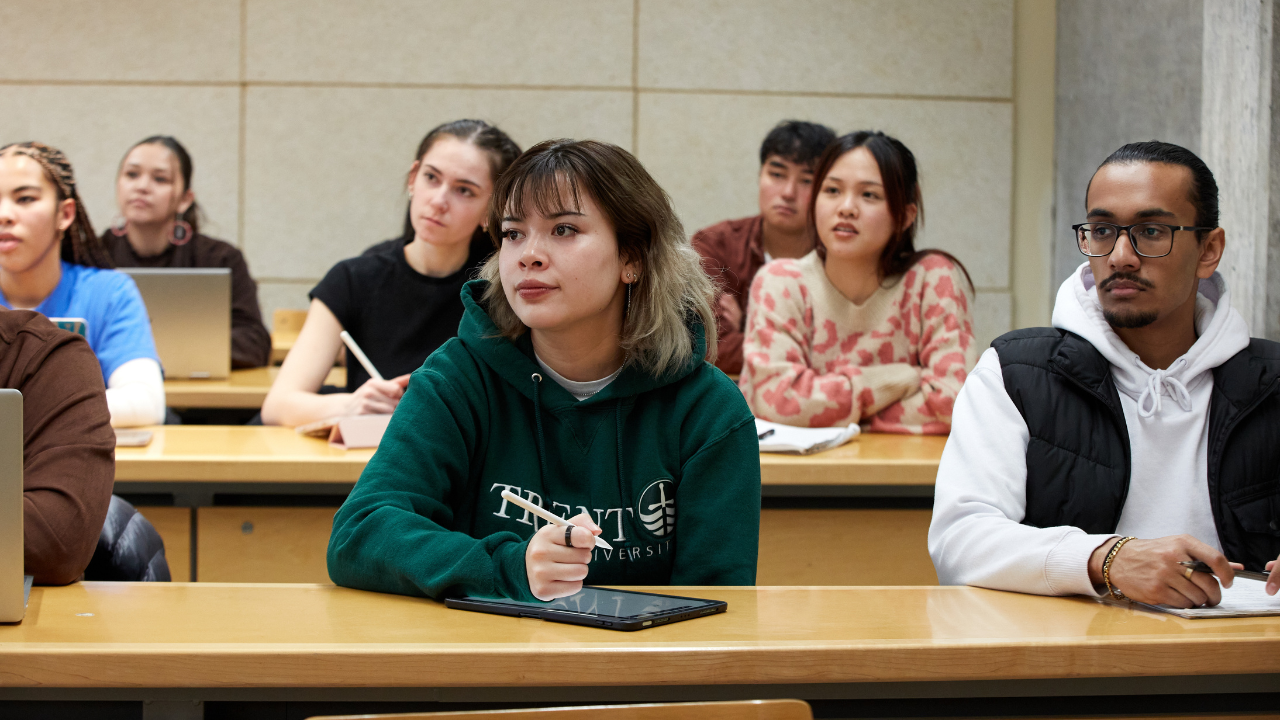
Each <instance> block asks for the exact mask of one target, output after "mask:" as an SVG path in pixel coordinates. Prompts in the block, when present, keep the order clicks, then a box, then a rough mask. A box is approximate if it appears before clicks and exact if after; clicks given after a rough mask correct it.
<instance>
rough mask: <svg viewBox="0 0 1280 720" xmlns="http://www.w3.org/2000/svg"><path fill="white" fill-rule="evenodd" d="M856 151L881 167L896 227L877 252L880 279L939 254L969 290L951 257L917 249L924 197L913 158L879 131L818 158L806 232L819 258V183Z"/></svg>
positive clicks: (843, 140) (840, 141)
mask: <svg viewBox="0 0 1280 720" xmlns="http://www.w3.org/2000/svg"><path fill="white" fill-rule="evenodd" d="M858 148H866V149H867V152H869V153H871V157H873V158H875V161H876V165H877V166H879V168H880V182H881V183H882V184H883V185H884V196H885V201H886V202H888V203H889V215H890V217H892V218H893V226H894V227H895V228H897V229H896V230H894V233H893V235H892V236H891V237H890V238H889V242H888V243H886V244H885V246H884V251H882V252H881V253H880V262H879V264H878V266H877V268H876V269H877V272H878V273H879V276H880V279H881V280H887V279H889V278H892V277H897V276H898V275H902V274H903V273H905V272H906V271H907V270H910V269H911V267H912V266H913V265H915V264H916V263H918V262H920V261H921V260H922V259H924V257H925V256H926V255H941V256H943V257H945V258H946V259H948V260H950V261H951V262H953V263H955V265H956V267H958V268H960V271H961V272H963V273H964V277H965V279H966V280H968V281H969V287H970V288H972V287H973V279H972V278H970V277H969V271H968V270H966V269H965V266H964V263H962V262H960V261H959V260H958V259H956V257H955V256H954V255H952V254H951V253H949V252H944V251H942V250H935V249H933V248H928V249H925V250H916V229H917V228H919V227H920V226H921V225H923V224H924V198H923V197H922V196H921V194H920V175H919V172H918V171H917V170H916V156H915V155H913V154H912V153H911V151H910V150H909V149H907V146H906V145H903V144H902V141H900V140H898V139H897V138H895V137H891V136H889V135H885V134H884V133H882V132H880V131H879V130H859V131H858V132H852V133H849V134H848V135H842V136H840V137H838V138H836V141H835V142H833V143H832V144H831V145H829V146H828V147H827V150H826V152H824V153H822V157H820V158H818V167H817V169H816V170H815V171H814V178H813V180H814V182H813V188H814V190H813V197H811V198H810V199H809V232H811V233H812V234H813V238H814V242H815V243H816V245H817V250H818V255H819V256H820V257H821V258H822V259H823V260H824V261H825V260H826V259H827V249H826V247H825V246H824V245H823V244H822V242H821V241H820V240H819V239H818V222H817V219H816V218H815V217H814V214H813V211H814V208H815V206H816V203H817V200H818V195H820V194H821V192H822V183H823V182H825V181H826V179H827V175H828V174H829V173H830V172H831V168H832V166H834V165H835V164H836V161H837V160H839V159H840V158H841V157H843V156H844V155H845V154H846V153H850V152H853V151H854V150H857V149H858ZM911 205H915V206H916V218H915V221H914V222H912V223H911V224H910V225H908V224H907V208H908V207H909V206H911Z"/></svg>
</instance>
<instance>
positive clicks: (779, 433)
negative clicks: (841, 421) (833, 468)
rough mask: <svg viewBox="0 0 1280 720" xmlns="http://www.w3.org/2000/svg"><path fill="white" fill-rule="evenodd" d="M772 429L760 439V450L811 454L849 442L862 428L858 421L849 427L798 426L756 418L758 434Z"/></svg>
mask: <svg viewBox="0 0 1280 720" xmlns="http://www.w3.org/2000/svg"><path fill="white" fill-rule="evenodd" d="M770 430H772V431H773V433H772V434H770V435H769V436H768V437H766V438H765V439H763V440H761V441H760V452H774V453H791V454H793V455H809V454H811V453H816V452H822V451H823V450H830V449H831V448H833V447H839V446H841V445H843V444H845V443H847V442H849V441H850V440H852V439H853V438H855V437H857V436H858V432H859V431H860V428H859V427H858V425H857V423H854V424H852V425H850V426H849V427H832V428H798V427H791V426H790V425H782V424H780V423H775V422H769V421H768V420H761V419H760V418H756V434H757V435H763V434H765V433H767V432H769V431H770Z"/></svg>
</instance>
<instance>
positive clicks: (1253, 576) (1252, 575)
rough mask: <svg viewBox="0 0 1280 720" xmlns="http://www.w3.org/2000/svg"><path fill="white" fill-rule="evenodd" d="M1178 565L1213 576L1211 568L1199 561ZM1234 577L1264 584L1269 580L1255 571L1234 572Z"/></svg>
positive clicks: (1264, 574) (1182, 562) (1265, 575)
mask: <svg viewBox="0 0 1280 720" xmlns="http://www.w3.org/2000/svg"><path fill="white" fill-rule="evenodd" d="M1178 564H1179V565H1181V566H1182V567H1186V568H1191V569H1192V570H1195V571H1196V572H1202V573H1209V574H1210V575H1214V574H1215V573H1214V572H1213V568H1211V567H1209V566H1208V565H1207V564H1206V563H1204V562H1203V561H1201V560H1183V561H1181V562H1179V563H1178ZM1236 577H1242V578H1248V579H1250V580H1261V581H1263V582H1266V581H1267V578H1269V577H1270V575H1269V574H1267V573H1264V572H1257V571H1255V570H1236Z"/></svg>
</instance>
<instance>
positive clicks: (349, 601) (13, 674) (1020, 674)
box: [0, 583, 1280, 714]
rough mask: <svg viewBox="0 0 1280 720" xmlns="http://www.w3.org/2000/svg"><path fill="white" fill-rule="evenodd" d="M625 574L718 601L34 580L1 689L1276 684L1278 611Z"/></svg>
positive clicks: (229, 694) (589, 693)
mask: <svg viewBox="0 0 1280 720" xmlns="http://www.w3.org/2000/svg"><path fill="white" fill-rule="evenodd" d="M642 589H649V590H656V591H659V592H664V591H665V592H672V593H674V594H687V595H691V596H695V597H707V598H716V599H722V600H726V601H728V603H729V612H728V613H726V614H723V615H716V616H712V617H708V618H702V619H698V620H693V621H688V622H684V623H678V624H675V625H670V626H665V627H658V628H653V629H650V630H644V631H641V632H638V633H620V632H614V631H609V630H603V629H592V628H583V627H576V626H571V625H563V624H557V623H549V622H542V621H538V620H526V619H516V618H506V617H499V616H493V615H485V614H480V613H469V612H465V611H459V610H449V609H446V608H445V607H444V606H443V605H441V604H439V603H436V602H434V601H430V600H424V599H417V598H408V597H400V596H394V595H380V594H376V593H366V592H360V591H355V590H348V589H343V588H336V587H333V586H324V585H231V584H226V585H223V584H185V583H173V584H150V583H137V584H132V583H80V584H76V585H71V586H67V587H61V588H36V589H35V590H33V591H32V593H31V602H30V605H29V607H28V610H27V617H26V619H25V620H24V621H23V622H22V623H21V624H19V625H11V626H3V627H0V700H12V699H23V698H26V699H38V698H59V699H72V700H74V699H86V700H92V699H102V698H113V699H146V698H149V697H153V696H157V695H160V694H163V697H167V698H189V699H192V700H213V699H222V700H241V701H246V700H268V699H279V698H282V697H293V698H295V699H296V698H298V697H305V696H306V694H305V693H306V689H312V690H311V692H313V693H315V692H323V694H324V695H323V696H324V697H326V698H329V699H351V698H368V697H378V698H381V699H413V698H416V699H424V700H432V701H460V702H475V701H489V702H500V701H516V702H525V703H529V702H546V701H584V700H598V699H607V700H615V701H630V700H638V699H655V700H692V699H709V698H710V697H713V696H714V697H715V698H719V699H730V698H769V697H799V698H805V699H811V698H876V697H879V698H885V697H898V698H912V697H928V696H931V695H932V696H935V697H962V696H968V697H982V696H1002V697H1015V696H1030V697H1034V696H1049V695H1079V694H1094V695H1096V694H1112V695H1159V694H1163V693H1172V694H1173V695H1179V694H1186V693H1196V692H1213V691H1221V690H1224V689H1226V688H1228V687H1229V688H1230V691H1232V692H1251V691H1252V692H1256V691H1258V690H1259V689H1265V690H1269V691H1274V690H1275V688H1276V687H1278V685H1277V683H1280V618H1253V619H1246V620H1181V619H1178V618H1174V617H1172V616H1163V615H1156V614H1151V613H1147V612H1144V611H1138V610H1130V609H1124V608H1115V607H1109V606H1104V605H1101V604H1098V603H1095V602H1092V601H1090V600H1086V599H1080V598H1043V597H1035V596H1029V595H1019V594H1014V593H1001V592H996V591H991V590H981V589H976V588H961V587H947V588H794V587H786V588H781V587H780V588H750V587H748V588H723V587H721V588H711V587H703V588H642ZM1108 678H1123V681H1122V682H1114V681H1111V682H1108V681H1107V679H1108ZM1224 678H1227V679H1226V680H1224ZM320 688H325V689H326V690H323V691H318V690H316V689H320ZM164 689H170V690H167V691H165V690H164ZM183 689H185V690H183ZM300 689H301V690H300ZM1223 698H1224V700H1223V702H1222V707H1221V708H1220V709H1221V710H1222V711H1224V712H1225V711H1227V710H1228V709H1229V707H1230V702H1229V697H1228V696H1223ZM1157 700H1158V698H1157ZM1169 700H1170V701H1172V702H1175V703H1176V702H1177V698H1176V697H1174V698H1169ZM1028 702H1030V701H1028ZM1159 711H1160V710H1159V708H1158V707H1156V706H1154V705H1153V709H1152V712H1159ZM1037 714H1039V713H1037Z"/></svg>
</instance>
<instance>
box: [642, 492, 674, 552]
mask: <svg viewBox="0 0 1280 720" xmlns="http://www.w3.org/2000/svg"><path fill="white" fill-rule="evenodd" d="M675 490H676V485H675V483H674V482H672V481H671V480H670V479H669V478H663V479H661V480H655V481H654V482H653V483H652V484H650V485H649V487H647V488H645V489H644V492H642V493H640V501H639V502H637V503H636V517H638V518H640V523H641V524H642V525H644V529H645V530H648V531H649V532H651V533H653V536H654V537H656V538H665V537H667V536H668V535H670V534H671V533H673V532H675V530H676V492H675Z"/></svg>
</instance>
